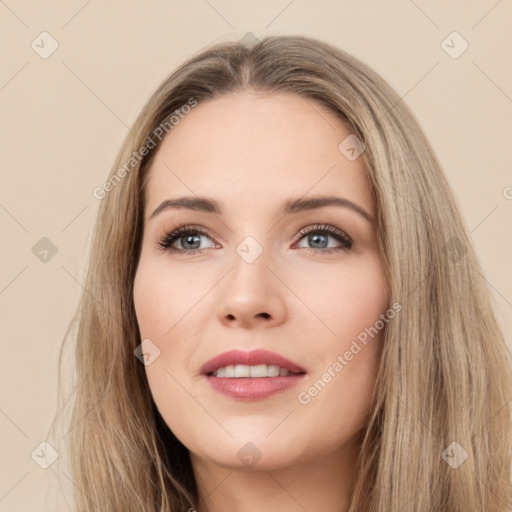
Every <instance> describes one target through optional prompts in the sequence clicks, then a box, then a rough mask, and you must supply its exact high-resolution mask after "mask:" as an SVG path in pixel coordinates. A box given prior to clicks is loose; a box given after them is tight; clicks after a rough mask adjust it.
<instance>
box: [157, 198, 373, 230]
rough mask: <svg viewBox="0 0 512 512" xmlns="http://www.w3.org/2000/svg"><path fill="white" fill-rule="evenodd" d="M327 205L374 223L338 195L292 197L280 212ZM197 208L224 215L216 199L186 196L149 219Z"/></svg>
mask: <svg viewBox="0 0 512 512" xmlns="http://www.w3.org/2000/svg"><path fill="white" fill-rule="evenodd" d="M325 206H340V207H343V208H349V209H351V210H352V211H354V212H356V213H358V214H359V215H360V216H361V217H363V218H364V219H366V220H367V221H368V222H370V223H373V222H374V219H373V217H372V216H371V215H370V214H369V213H368V212H367V211H366V210H365V209H364V208H362V207H361V206H359V205H358V204H356V203H354V202H353V201H350V200H349V199H345V198H343V197H337V196H316V197H310V198H308V199H305V198H303V197H298V198H291V199H287V200H286V201H284V202H283V203H282V204H281V206H280V208H279V210H278V212H279V213H280V214H281V215H283V216H286V215H290V214H293V213H298V212H303V211H308V210H316V209H318V208H323V207H325ZM172 209H177V210H195V211H201V212H206V213H213V214H216V215H222V208H221V206H220V204H219V203H218V202H217V201H215V200H214V199H210V198H208V197H199V196H184V197H178V198H176V199H166V200H165V201H162V202H161V203H160V204H159V205H158V207H157V208H156V209H155V211H154V212H153V213H152V214H151V215H150V216H149V218H148V220H151V219H152V218H154V217H156V216H157V215H158V214H159V213H161V212H163V211H165V210H172Z"/></svg>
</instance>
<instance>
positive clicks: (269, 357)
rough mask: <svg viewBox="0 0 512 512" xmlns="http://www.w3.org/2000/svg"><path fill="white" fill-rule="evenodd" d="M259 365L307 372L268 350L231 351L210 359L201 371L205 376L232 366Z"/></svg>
mask: <svg viewBox="0 0 512 512" xmlns="http://www.w3.org/2000/svg"><path fill="white" fill-rule="evenodd" d="M258 364H266V365H276V366H279V367H280V368H285V369H286V370H288V371H290V372H293V373H306V370H305V369H304V368H302V367H301V366H299V365H298V364H296V363H294V362H293V361H290V360H289V359H286V358H285V357H283V356H280V355H279V354H276V353H275V352H270V351H268V350H263V349H259V350H252V351H250V352H245V351H243V350H230V351H228V352H223V353H222V354H220V355H218V356H216V357H214V358H213V359H210V360H209V361H208V362H206V363H205V364H204V365H203V366H202V367H201V369H200V371H201V373H202V374H203V375H209V374H211V373H212V372H214V371H215V370H217V369H218V368H223V367H226V366H230V365H246V366H255V365H258Z"/></svg>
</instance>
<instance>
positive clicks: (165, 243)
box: [158, 224, 353, 254]
mask: <svg viewBox="0 0 512 512" xmlns="http://www.w3.org/2000/svg"><path fill="white" fill-rule="evenodd" d="M311 233H322V234H324V235H329V236H332V237H333V238H335V239H336V240H338V241H339V242H340V243H341V244H342V247H335V248H332V247H331V248H323V249H319V248H311V247H301V249H307V250H310V251H313V252H321V253H327V254H329V253H333V252H339V251H348V250H350V249H351V248H352V243H353V242H352V239H351V238H350V237H349V236H348V235H347V234H346V233H344V232H343V231H341V230H340V229H338V228H335V227H334V226H330V225H329V224H317V225H315V226H308V227H307V228H303V229H301V230H300V231H299V233H297V235H296V237H295V240H297V241H300V240H302V238H304V237H305V236H306V235H309V234H311ZM185 235H204V236H206V237H208V238H211V237H210V236H209V235H208V233H207V232H206V231H203V230H202V229H201V228H198V227H195V226H181V227H179V228H176V229H175V230H174V231H171V232H170V233H166V234H165V235H164V236H163V237H162V238H160V240H159V241H158V248H159V249H160V250H161V251H164V252H172V253H181V254H200V253H202V252H203V251H207V250H209V249H213V247H207V248H205V249H176V248H174V247H172V244H173V243H174V242H175V241H176V240H179V239H181V238H183V237H184V236H185Z"/></svg>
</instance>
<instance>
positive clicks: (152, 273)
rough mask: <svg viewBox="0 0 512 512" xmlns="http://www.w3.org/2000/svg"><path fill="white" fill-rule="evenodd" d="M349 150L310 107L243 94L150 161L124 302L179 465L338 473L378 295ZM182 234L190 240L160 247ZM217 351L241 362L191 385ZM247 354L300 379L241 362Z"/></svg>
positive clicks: (193, 119) (363, 387)
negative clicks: (130, 287) (187, 459)
mask: <svg viewBox="0 0 512 512" xmlns="http://www.w3.org/2000/svg"><path fill="white" fill-rule="evenodd" d="M349 135H351V134H350V131H349V130H348V129H347V128H346V127H345V125H344V124H343V123H342V122H341V121H340V120H339V119H338V118H337V117H336V116H335V115H334V114H333V113H331V112H330V111H328V110H327V109H326V108H325V107H323V106H322V105H321V104H320V103H317V102H316V101H314V100H311V99H305V98H303V97H301V96H298V95H295V94H292V93H273V94H266V95H263V94H256V93H253V92H244V93H236V94H229V95H225V96H222V97H220V98H218V99H215V100H212V101H209V102H206V103H200V104H199V105H197V106H196V107H195V108H193V109H192V110H191V112H190V113H189V114H187V115H186V117H185V118H184V119H182V120H181V121H180V122H179V124H178V125H176V126H174V128H173V130H172V131H171V132H170V133H169V135H168V136H167V137H166V138H165V139H164V141H163V143H162V145H161V147H160V148H159V150H158V152H157V154H156V158H155V160H154V162H153V164H152V167H151V170H150V175H149V181H148V186H147V189H146V199H147V201H146V210H145V214H144V224H145V225H144V238H143V243H142V252H141V257H140V261H139V265H138V269H137V273H136V277H135V283H134V302H135V310H136V315H137V320H138V324H139V328H140V334H141V339H142V340H146V341H144V343H143V351H144V352H146V353H147V354H148V355H147V359H146V363H145V370H146V374H147V378H148V381H149V385H150V388H151V392H152V395H153V398H154V400H155V403H156V405H157V407H158V409H159V411H160V413H161V415H162V417H163V418H164V420H165V421H166V423H167V425H168V426H169V428H170V429H171V430H172V431H173V432H174V434H175V435H176V437H177V438H178V439H180V441H181V442H182V443H183V444H184V445H185V446H186V447H187V448H188V449H189V450H190V452H191V457H192V460H193V461H199V460H202V461H207V462H208V463H210V464H214V465H219V466H223V467H239V468H240V467H244V466H245V467H247V466H254V467H255V468H256V467H257V468H261V469H264V470H269V469H272V468H274V469H277V468H279V467H286V466H290V465H294V464H298V463H301V464H302V463H305V462H307V461H313V460H315V459H316V460H319V458H323V457H325V456H327V455H328V454H329V455H330V456H333V455H334V456H339V457H340V458H341V457H343V455H342V454H343V453H344V451H346V449H347V447H348V446H349V445H350V446H351V445H352V444H353V443H354V439H355V436H356V434H357V433H358V431H359V430H360V429H361V428H362V427H364V423H365V420H366V417H367V414H368V413H369V405H370V399H371V395H372V392H373V388H374V384H375V377H376V373H377V370H378V364H379V354H380V350H381V340H382V336H383V329H382V325H383V324H384V323H387V321H386V322H384V321H383V320H382V318H384V316H385V315H383V314H385V312H386V310H387V308H388V302H387V282H386V280H385V276H384V268H383V264H382V261H381V259H380V256H379V251H378V243H377V234H376V227H375V223H374V221H373V219H375V216H376V209H375V205H374V203H373V200H372V195H371V189H370V184H369V180H368V178H367V176H366V172H365V167H364V163H363V159H362V156H359V157H358V158H356V157H357V154H358V151H359V150H360V149H362V148H360V147H358V146H357V144H356V145H354V139H353V136H352V137H350V138H349V139H347V140H345V139H346V138H347V137H348V136H349ZM343 141H345V142H343ZM340 144H341V146H340ZM351 148H353V149H351ZM182 197H187V198H189V199H188V200H187V201H182V202H181V206H174V207H173V206H172V205H171V204H170V203H168V204H167V207H165V203H164V202H165V201H176V200H178V199H179V198H182ZM320 197H328V198H337V199H336V200H337V201H338V204H335V203H334V202H332V203H329V204H323V202H322V201H318V202H317V203H315V200H317V199H318V198H320ZM202 198H205V200H202ZM206 199H207V201H206ZM162 205H164V206H162ZM283 205H285V206H286V207H285V208H283ZM315 206H316V207H315ZM183 226H185V227H186V226H191V227H192V228H193V229H195V230H196V231H193V229H191V230H192V232H191V233H190V232H187V231H186V230H182V231H181V232H180V233H178V235H177V237H176V238H175V239H174V240H171V239H168V240H167V242H168V243H167V245H168V246H169V247H167V248H166V249H164V248H162V247H161V246H160V245H159V244H162V243H163V244H164V245H165V243H164V242H165V238H166V236H167V235H168V234H169V233H171V232H172V231H174V230H175V229H176V228H179V227H183ZM325 229H327V230H328V231H325ZM198 231H200V233H198ZM381 315H383V316H381ZM376 325H377V327H380V328H376V327H375V326H376ZM232 350H238V351H241V352H243V353H246V354H238V357H237V356H236V355H235V357H234V359H228V360H224V361H220V362H219V361H218V362H216V363H215V362H214V363H213V367H215V369H216V368H217V367H219V366H220V367H228V369H227V370H225V371H226V372H228V373H227V374H224V375H233V374H232V373H230V372H231V368H229V367H230V366H233V371H234V372H236V373H235V374H234V375H236V376H235V377H228V376H224V377H222V376H221V375H222V372H223V370H221V372H220V373H219V375H220V376H215V375H214V374H210V375H206V374H204V373H203V370H204V365H205V364H206V363H208V362H209V361H210V360H212V358H215V357H217V356H219V355H220V354H223V353H225V352H228V351H232ZM254 350H266V351H270V352H272V353H274V355H275V354H277V355H279V356H281V357H283V358H286V359H287V360H288V361H291V362H293V363H294V364H295V365H296V366H295V368H294V369H295V371H297V370H302V371H303V372H304V373H300V374H299V375H294V376H293V375H290V374H289V375H288V376H286V375H284V374H285V373H286V372H284V371H282V370H283V369H285V368H286V367H287V364H286V363H284V362H282V361H281V364H277V366H280V367H281V369H279V368H278V369H277V370H276V368H275V366H276V363H279V362H280V361H279V360H274V359H272V358H271V357H270V356H268V354H267V355H265V354H264V355H263V357H262V358H260V359H258V358H255V359H251V358H250V357H248V358H245V359H244V358H243V357H242V356H243V355H247V353H248V352H251V351H254ZM265 362H266V363H267V365H270V368H268V366H262V365H264V364H265ZM237 363H239V364H241V365H242V366H238V368H236V366H237ZM288 369H289V370H290V369H292V368H291V367H290V366H289V367H288ZM210 370H212V368H210ZM212 371H213V370H212ZM247 372H248V373H247ZM265 372H269V373H265ZM275 373H279V374H281V375H279V376H274V375H275ZM251 374H252V375H253V377H250V375H251ZM240 375H244V376H243V377H242V376H240ZM247 375H249V376H247ZM257 375H267V376H266V377H258V376H257ZM221 389H223V390H224V391H221Z"/></svg>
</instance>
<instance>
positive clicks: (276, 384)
mask: <svg viewBox="0 0 512 512" xmlns="http://www.w3.org/2000/svg"><path fill="white" fill-rule="evenodd" d="M305 376H306V374H305V373H302V374H299V375H291V376H287V377H259V378H253V379H251V378H250V377H240V378H226V377H213V376H212V375H207V376H206V380H207V382H208V384H209V385H210V386H211V387H212V388H213V389H214V390H215V391H218V392H219V393H222V394H223V395H227V396H230V397H231V398H237V399H239V400H260V399H262V398H267V397H268V396H270V395H273V394H274V393H278V392H279V391H284V390H286V389H290V388H292V387H294V386H297V385H298V384H299V383H300V382H301V381H302V380H303V379H304V377H305Z"/></svg>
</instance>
